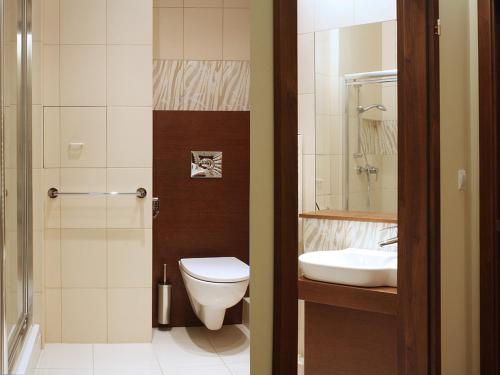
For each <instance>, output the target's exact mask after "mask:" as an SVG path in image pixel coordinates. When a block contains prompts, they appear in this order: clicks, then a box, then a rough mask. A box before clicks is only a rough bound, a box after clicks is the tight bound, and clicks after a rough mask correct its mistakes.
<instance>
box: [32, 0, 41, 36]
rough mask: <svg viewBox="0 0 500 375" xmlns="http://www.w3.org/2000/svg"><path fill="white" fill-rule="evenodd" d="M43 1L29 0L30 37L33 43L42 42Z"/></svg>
mask: <svg viewBox="0 0 500 375" xmlns="http://www.w3.org/2000/svg"><path fill="white" fill-rule="evenodd" d="M42 16H43V1H42V0H31V37H32V40H33V42H41V41H42Z"/></svg>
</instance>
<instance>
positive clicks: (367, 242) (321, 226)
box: [304, 219, 397, 253]
mask: <svg viewBox="0 0 500 375" xmlns="http://www.w3.org/2000/svg"><path fill="white" fill-rule="evenodd" d="M396 235H397V228H396V227H394V224H389V223H368V222H360V221H342V220H318V219H304V252H306V253H307V252H311V251H325V250H343V249H347V248H350V247H354V248H358V249H372V250H385V251H396V250H397V246H396V245H390V246H387V247H384V248H380V247H379V245H378V244H379V242H381V241H385V240H387V239H389V238H392V237H395V236H396Z"/></svg>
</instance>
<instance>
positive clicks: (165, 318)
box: [158, 264, 172, 325]
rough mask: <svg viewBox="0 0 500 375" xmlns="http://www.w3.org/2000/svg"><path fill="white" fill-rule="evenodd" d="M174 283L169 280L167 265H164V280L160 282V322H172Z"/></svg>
mask: <svg viewBox="0 0 500 375" xmlns="http://www.w3.org/2000/svg"><path fill="white" fill-rule="evenodd" d="M171 304H172V285H170V284H168V282H167V265H166V264H164V265H163V282H161V283H159V284H158V324H160V325H168V324H170V309H171Z"/></svg>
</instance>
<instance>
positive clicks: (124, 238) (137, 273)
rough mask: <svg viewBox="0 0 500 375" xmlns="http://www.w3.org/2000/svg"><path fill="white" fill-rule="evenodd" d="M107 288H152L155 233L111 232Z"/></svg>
mask: <svg viewBox="0 0 500 375" xmlns="http://www.w3.org/2000/svg"><path fill="white" fill-rule="evenodd" d="M107 235H108V287H109V288H140V287H142V288H151V277H152V276H151V272H152V266H153V265H152V262H153V260H152V254H153V251H152V230H151V229H145V230H143V229H132V230H124V229H108V232H107Z"/></svg>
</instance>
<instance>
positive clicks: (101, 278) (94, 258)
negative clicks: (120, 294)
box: [61, 229, 107, 288]
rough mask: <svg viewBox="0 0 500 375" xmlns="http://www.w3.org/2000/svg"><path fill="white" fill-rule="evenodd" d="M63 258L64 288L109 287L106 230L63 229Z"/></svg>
mask: <svg viewBox="0 0 500 375" xmlns="http://www.w3.org/2000/svg"><path fill="white" fill-rule="evenodd" d="M61 259H62V260H61V262H62V287H63V288H105V287H106V285H107V280H106V274H107V270H106V268H107V266H106V259H107V250H106V231H105V230H104V229H62V230H61Z"/></svg>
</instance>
